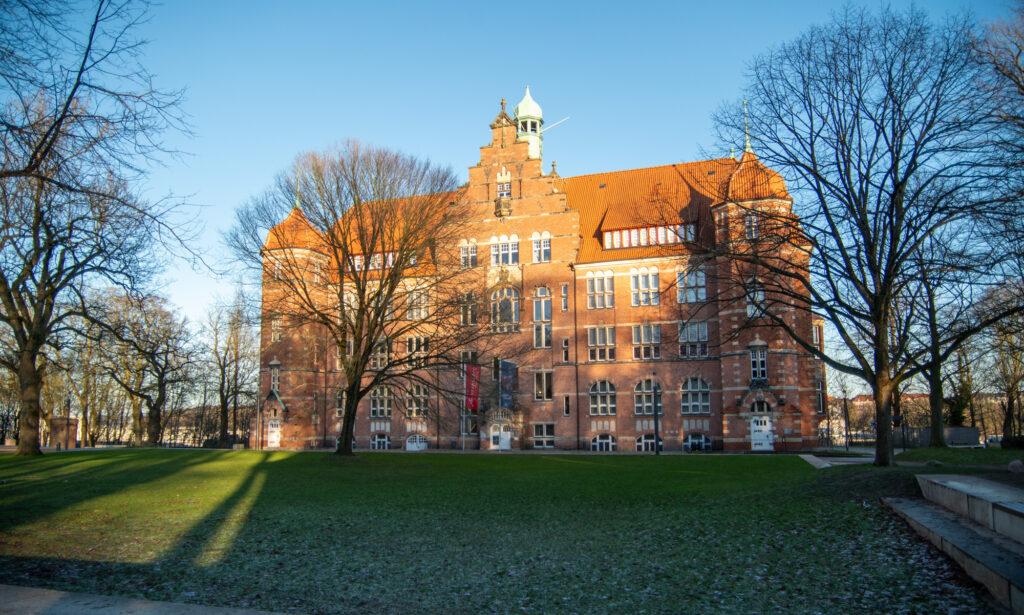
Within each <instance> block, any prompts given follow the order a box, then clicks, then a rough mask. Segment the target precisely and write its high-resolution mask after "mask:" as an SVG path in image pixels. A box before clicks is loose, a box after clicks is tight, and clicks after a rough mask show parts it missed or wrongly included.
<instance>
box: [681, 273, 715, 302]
mask: <svg viewBox="0 0 1024 615" xmlns="http://www.w3.org/2000/svg"><path fill="white" fill-rule="evenodd" d="M676 293H677V295H678V296H677V297H676V299H677V300H678V301H679V303H696V302H698V301H707V298H708V286H707V278H706V277H705V275H704V270H703V269H691V270H690V271H680V272H678V273H676Z"/></svg>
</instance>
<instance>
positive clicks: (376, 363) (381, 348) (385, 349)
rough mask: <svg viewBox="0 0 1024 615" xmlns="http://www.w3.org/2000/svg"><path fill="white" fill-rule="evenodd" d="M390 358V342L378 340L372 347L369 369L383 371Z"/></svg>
mask: <svg viewBox="0 0 1024 615" xmlns="http://www.w3.org/2000/svg"><path fill="white" fill-rule="evenodd" d="M390 358H391V341H390V340H386V339H384V340H380V341H378V342H377V343H376V344H374V346H373V353H372V354H371V355H370V369H384V368H385V367H387V366H388V361H389V360H390Z"/></svg>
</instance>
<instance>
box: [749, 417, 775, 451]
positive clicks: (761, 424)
mask: <svg viewBox="0 0 1024 615" xmlns="http://www.w3.org/2000/svg"><path fill="white" fill-rule="evenodd" d="M774 440H775V436H774V434H772V417H771V416H754V417H753V418H751V419H750V450H752V451H771V450H775V445H774Z"/></svg>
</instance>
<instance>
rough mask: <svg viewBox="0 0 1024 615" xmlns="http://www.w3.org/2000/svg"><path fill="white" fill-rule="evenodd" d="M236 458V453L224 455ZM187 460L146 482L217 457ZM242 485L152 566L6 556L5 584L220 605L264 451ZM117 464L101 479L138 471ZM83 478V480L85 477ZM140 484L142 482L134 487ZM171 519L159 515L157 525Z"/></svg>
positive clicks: (176, 458)
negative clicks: (222, 573) (222, 578)
mask: <svg viewBox="0 0 1024 615" xmlns="http://www.w3.org/2000/svg"><path fill="white" fill-rule="evenodd" d="M221 454H231V453H226V452H225V453H221ZM213 455H214V456H211V457H209V458H206V459H204V458H203V457H201V456H197V457H193V458H187V457H185V456H180V455H176V454H174V453H171V454H168V458H167V459H166V460H161V461H160V462H157V463H152V462H150V463H149V464H144V465H145V468H146V469H147V471H146V472H145V474H144V475H145V477H146V480H145V481H143V482H150V481H157V480H160V479H162V478H165V477H168V476H170V475H172V474H174V473H177V472H180V471H183V470H185V469H186V468H189V467H192V466H196V465H198V464H203V463H207V462H209V461H212V460H213V459H215V458H216V456H217V454H216V453H214V454H213ZM259 455H260V456H259V458H258V459H257V460H256V461H255V462H254V463H252V464H251V465H250V466H249V467H248V469H247V471H246V473H245V474H244V476H242V477H241V478H240V480H239V481H238V483H237V486H236V487H235V488H234V489H233V490H232V491H231V493H229V494H228V495H227V497H225V498H224V499H223V500H221V501H220V502H219V503H218V504H217V505H216V506H215V507H214V508H213V509H212V510H210V511H209V512H208V513H206V514H205V515H203V517H202V518H200V519H199V520H198V521H196V522H195V523H194V524H193V525H192V526H191V528H190V529H188V530H187V531H186V532H185V533H184V534H183V535H182V536H181V537H180V539H178V540H177V542H176V543H175V544H174V545H173V546H172V547H171V548H170V549H168V550H167V551H166V552H165V553H164V554H163V555H161V556H160V557H159V558H158V559H157V560H156V561H154V562H152V563H144V564H139V563H126V562H117V561H91V560H85V559H71V558H67V559H65V558H57V557H18V556H0V582H2V583H9V584H13V585H28V586H38V587H49V588H53V589H61V590H67V591H81V592H88V593H97V594H119V595H124V596H130V597H137V598H145V599H147V600H175V601H181V602H194V603H201V604H218V603H222V600H220V599H218V596H217V593H218V591H217V587H218V580H217V579H218V575H219V570H221V569H222V566H221V564H222V562H224V560H225V559H226V558H227V556H228V554H229V553H230V552H231V550H232V549H233V548H234V545H235V544H236V543H237V541H238V540H239V537H240V536H242V535H243V534H244V530H245V525H246V523H247V521H248V518H249V512H250V510H251V507H252V505H253V503H254V502H255V500H256V498H257V497H258V496H259V493H260V490H261V489H262V487H263V483H264V480H265V474H264V471H263V467H264V465H265V464H266V462H267V458H268V456H269V454H268V453H260V454H259ZM119 461H125V463H114V464H113V466H112V467H111V468H110V469H109V470H108V471H102V472H97V473H96V476H100V477H105V478H107V479H109V480H111V481H114V479H118V478H120V479H130V478H131V477H132V473H133V472H136V471H138V468H131V467H129V466H131V462H130V459H129V460H119ZM79 478H81V477H79ZM134 484H138V483H133V485H134ZM167 521H168V519H166V518H162V517H157V518H154V519H153V524H154V525H156V524H159V523H165V522H167Z"/></svg>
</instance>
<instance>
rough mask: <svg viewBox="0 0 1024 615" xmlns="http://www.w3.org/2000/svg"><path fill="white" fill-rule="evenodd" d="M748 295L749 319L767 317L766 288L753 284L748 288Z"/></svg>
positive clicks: (748, 285)
mask: <svg viewBox="0 0 1024 615" xmlns="http://www.w3.org/2000/svg"><path fill="white" fill-rule="evenodd" d="M746 295H747V318H760V317H762V316H764V315H765V311H766V308H765V304H764V287H763V286H761V285H760V284H759V283H757V282H751V283H750V284H747V287H746Z"/></svg>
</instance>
